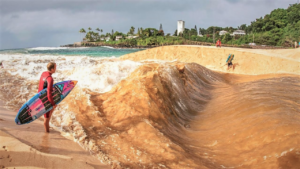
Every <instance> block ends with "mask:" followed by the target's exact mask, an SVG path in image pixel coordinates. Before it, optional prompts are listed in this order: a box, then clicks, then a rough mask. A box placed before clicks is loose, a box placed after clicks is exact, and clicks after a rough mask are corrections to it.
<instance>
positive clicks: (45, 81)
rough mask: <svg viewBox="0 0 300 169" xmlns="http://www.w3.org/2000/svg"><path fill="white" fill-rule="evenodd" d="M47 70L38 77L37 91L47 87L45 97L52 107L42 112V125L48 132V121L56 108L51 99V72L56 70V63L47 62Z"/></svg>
mask: <svg viewBox="0 0 300 169" xmlns="http://www.w3.org/2000/svg"><path fill="white" fill-rule="evenodd" d="M47 69H48V71H46V72H43V73H42V75H41V78H40V83H39V90H38V92H40V91H42V90H43V89H45V88H47V97H48V100H49V102H50V103H51V104H52V106H53V109H52V110H51V111H49V112H48V113H46V114H44V127H45V131H46V132H48V133H49V122H50V118H51V115H52V113H53V111H54V109H55V108H56V106H57V105H56V104H55V103H54V101H53V96H52V91H53V78H52V76H51V75H52V74H53V73H55V71H56V63H54V62H49V63H48V65H47Z"/></svg>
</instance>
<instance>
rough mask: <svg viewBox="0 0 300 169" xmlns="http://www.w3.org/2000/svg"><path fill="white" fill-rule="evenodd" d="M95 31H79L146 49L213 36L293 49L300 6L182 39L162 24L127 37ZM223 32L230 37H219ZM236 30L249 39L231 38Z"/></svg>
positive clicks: (192, 32) (132, 30)
mask: <svg viewBox="0 0 300 169" xmlns="http://www.w3.org/2000/svg"><path fill="white" fill-rule="evenodd" d="M95 30H96V31H97V32H94V31H92V29H91V28H90V27H89V28H88V31H87V32H86V31H85V29H84V28H82V29H80V31H79V32H80V33H82V34H84V36H85V38H86V39H87V40H88V41H94V42H97V41H103V42H105V43H108V44H120V43H123V44H129V45H141V46H146V45H151V44H156V45H163V44H182V43H183V42H184V41H186V40H191V41H199V42H210V43H213V42H214V39H213V36H215V40H216V39H220V40H221V41H222V43H225V44H235V45H243V44H248V43H251V42H254V43H256V44H258V45H272V46H292V45H293V42H294V41H300V4H293V5H290V6H289V7H288V8H287V9H281V8H279V9H275V10H273V11H272V12H271V13H270V14H267V15H265V16H264V17H260V18H257V19H256V20H255V21H252V22H251V24H250V25H246V24H242V25H240V26H238V27H237V28H233V27H218V26H211V27H208V28H207V29H205V28H199V29H197V26H196V25H195V27H194V28H191V29H188V28H185V29H184V31H183V32H182V33H180V34H179V36H177V30H175V32H174V34H173V36H171V35H170V34H166V35H165V33H164V31H163V29H162V24H160V27H159V29H158V30H157V29H155V28H145V29H144V28H142V27H140V28H138V29H137V30H136V29H135V27H133V26H131V27H130V29H129V31H128V32H127V33H126V34H125V33H122V32H118V31H115V32H114V30H112V31H111V32H107V33H106V34H102V32H103V30H102V29H99V28H97V29H95ZM222 30H225V31H227V32H228V33H227V34H225V35H219V32H220V31H222ZM235 30H243V31H245V33H246V35H235V36H232V35H230V34H232V33H233V32H234V31H235ZM99 33H100V34H99ZM199 35H202V36H199ZM117 36H122V38H121V39H120V40H119V41H117V42H115V40H116V37H117ZM129 36H136V37H137V38H136V39H127V38H126V37H129ZM105 37H109V38H110V41H107V42H106V41H105V40H101V39H104V38H105Z"/></svg>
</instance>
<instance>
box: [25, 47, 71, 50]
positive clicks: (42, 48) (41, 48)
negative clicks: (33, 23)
mask: <svg viewBox="0 0 300 169" xmlns="http://www.w3.org/2000/svg"><path fill="white" fill-rule="evenodd" d="M59 49H69V47H35V48H28V50H59Z"/></svg>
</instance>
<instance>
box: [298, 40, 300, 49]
mask: <svg viewBox="0 0 300 169" xmlns="http://www.w3.org/2000/svg"><path fill="white" fill-rule="evenodd" d="M298 48H300V40H299V47H298Z"/></svg>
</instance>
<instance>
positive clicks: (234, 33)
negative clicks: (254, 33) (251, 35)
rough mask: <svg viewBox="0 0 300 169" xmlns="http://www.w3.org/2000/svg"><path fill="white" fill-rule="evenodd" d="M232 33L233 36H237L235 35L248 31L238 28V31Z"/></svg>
mask: <svg viewBox="0 0 300 169" xmlns="http://www.w3.org/2000/svg"><path fill="white" fill-rule="evenodd" d="M232 35H233V36H235V35H246V33H245V31H243V30H236V31H234V32H233V34H232Z"/></svg>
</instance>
